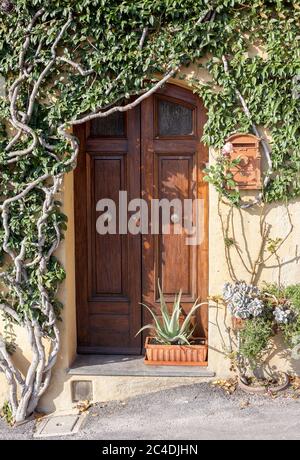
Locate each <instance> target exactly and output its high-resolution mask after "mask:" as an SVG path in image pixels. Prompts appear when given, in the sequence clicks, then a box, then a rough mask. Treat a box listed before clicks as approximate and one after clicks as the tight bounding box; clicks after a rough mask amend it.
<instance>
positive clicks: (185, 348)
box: [145, 337, 208, 366]
mask: <svg viewBox="0 0 300 460" xmlns="http://www.w3.org/2000/svg"><path fill="white" fill-rule="evenodd" d="M194 341H195V342H198V343H195V344H193V345H162V344H156V343H151V342H153V338H152V337H147V338H146V343H145V349H146V357H145V364H152V365H154V366H207V353H208V345H207V340H206V339H199V338H195V339H194Z"/></svg>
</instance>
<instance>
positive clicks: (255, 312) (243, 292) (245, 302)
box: [223, 281, 264, 319]
mask: <svg viewBox="0 0 300 460" xmlns="http://www.w3.org/2000/svg"><path fill="white" fill-rule="evenodd" d="M260 295H261V292H260V290H259V289H258V288H257V287H256V286H253V285H252V284H247V283H245V282H244V281H240V282H237V283H235V284H231V283H226V284H225V285H224V288H223V299H224V300H225V302H226V303H227V304H228V309H229V311H230V313H231V315H232V316H234V317H235V318H240V319H249V318H257V317H259V316H261V315H262V314H263V312H264V303H263V301H262V300H261V299H260V298H259V296H260Z"/></svg>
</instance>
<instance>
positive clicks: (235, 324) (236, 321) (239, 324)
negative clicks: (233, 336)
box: [231, 317, 245, 331]
mask: <svg viewBox="0 0 300 460" xmlns="http://www.w3.org/2000/svg"><path fill="white" fill-rule="evenodd" d="M231 322H232V328H233V330H234V331H241V330H242V329H244V327H245V320H244V319H241V318H235V317H232V318H231Z"/></svg>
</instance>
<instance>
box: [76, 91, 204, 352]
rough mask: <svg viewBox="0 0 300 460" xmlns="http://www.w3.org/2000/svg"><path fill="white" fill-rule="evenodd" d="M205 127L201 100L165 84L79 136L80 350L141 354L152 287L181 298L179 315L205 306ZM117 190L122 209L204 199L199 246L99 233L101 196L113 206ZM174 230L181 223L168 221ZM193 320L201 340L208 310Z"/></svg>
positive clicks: (182, 238)
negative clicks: (122, 195)
mask: <svg viewBox="0 0 300 460" xmlns="http://www.w3.org/2000/svg"><path fill="white" fill-rule="evenodd" d="M204 123H205V111H204V108H203V106H202V104H201V102H200V100H199V99H198V97H197V96H195V95H193V94H192V93H191V92H189V91H187V90H185V89H182V88H179V87H176V86H173V85H166V87H165V88H164V89H162V90H161V91H159V92H158V93H156V94H155V95H154V96H152V97H150V98H148V99H147V100H146V101H144V102H143V104H142V105H141V107H138V108H136V109H134V110H131V111H129V112H127V113H126V114H120V113H117V114H114V115H113V116H111V117H109V118H107V119H101V120H97V121H94V122H92V123H89V124H87V125H85V126H80V127H79V128H77V130H76V135H77V136H78V137H79V141H80V154H79V160H78V166H77V169H76V171H75V178H74V188H75V191H74V194H75V195H74V196H75V237H76V298H77V300H76V302H77V328H78V351H79V352H81V353H104V354H105V353H106V354H140V353H141V352H142V349H143V339H142V337H141V336H138V337H135V335H136V333H137V331H138V330H139V329H140V327H141V326H142V325H143V324H145V322H148V320H149V318H147V315H145V312H144V311H143V310H142V308H141V306H140V302H141V301H143V302H146V303H147V304H149V305H151V306H153V307H154V308H157V307H158V302H157V301H158V295H157V283H158V280H160V281H161V284H162V287H163V290H164V292H165V293H166V295H167V300H168V302H169V303H171V302H172V301H173V299H174V294H175V293H177V292H178V291H179V290H180V289H182V290H183V298H182V307H183V309H184V311H185V312H187V311H188V310H189V309H190V308H191V305H192V304H193V303H194V301H195V300H196V298H197V297H200V299H201V300H205V299H206V297H207V285H208V260H207V258H208V254H207V244H208V196H207V193H208V191H207V190H208V187H207V185H206V184H205V183H204V182H203V169H204V167H205V164H206V162H207V160H208V153H207V150H206V149H205V148H204V147H203V145H202V144H201V142H200V139H201V136H202V129H203V126H204ZM120 190H125V191H127V192H128V202H129V201H130V200H132V199H134V198H140V197H142V198H144V199H145V200H146V201H147V202H148V208H149V212H150V209H151V199H152V198H157V199H163V198H165V199H167V200H173V199H174V198H178V199H180V200H181V202H183V201H184V200H185V199H188V198H193V199H194V198H202V199H203V202H204V207H203V211H202V215H201V216H200V219H201V221H202V232H203V239H202V242H201V244H200V245H198V246H189V245H187V244H186V235H184V234H183V235H177V234H172V233H171V234H170V235H163V234H162V232H160V234H158V235H151V233H150V234H148V235H143V236H142V237H141V236H139V235H131V234H129V233H128V234H126V232H123V231H122V232H121V233H122V234H120V231H119V228H118V225H117V229H116V234H113V235H112V234H108V235H99V234H98V233H97V231H96V222H97V218H98V215H99V212H98V211H97V203H98V202H99V200H101V199H103V198H105V199H111V200H114V201H115V202H116V203H118V194H119V191H120ZM123 206H124V205H123ZM117 214H118V209H117ZM173 214H174V213H173ZM149 218H150V214H149ZM149 220H150V221H151V219H149ZM193 220H195V216H193ZM117 224H119V222H117ZM176 225H177V226H178V225H179V226H180V225H182V222H178V221H176V222H174V223H173V224H172V223H171V226H173V227H175V226H176ZM149 231H150V232H151V226H150V227H149ZM123 233H124V234H123ZM195 321H196V323H197V333H198V334H199V335H201V336H207V325H208V319H207V308H206V307H203V308H202V309H201V310H200V311H199V314H198V315H197V318H195Z"/></svg>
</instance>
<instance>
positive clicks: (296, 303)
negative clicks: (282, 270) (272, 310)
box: [264, 284, 300, 348]
mask: <svg viewBox="0 0 300 460" xmlns="http://www.w3.org/2000/svg"><path fill="white" fill-rule="evenodd" d="M264 291H265V292H266V293H268V294H271V295H272V296H274V297H275V299H277V300H276V302H277V303H278V304H279V305H284V304H288V305H289V308H290V310H291V311H292V312H293V313H294V318H293V320H292V321H288V322H287V323H283V324H281V325H280V330H281V331H282V333H283V336H284V339H285V342H286V344H287V346H288V347H290V348H292V347H294V346H295V345H298V344H299V343H300V284H294V285H291V286H286V287H284V286H280V287H278V286H277V285H276V284H266V285H265V286H264ZM269 303H270V304H272V299H269Z"/></svg>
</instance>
